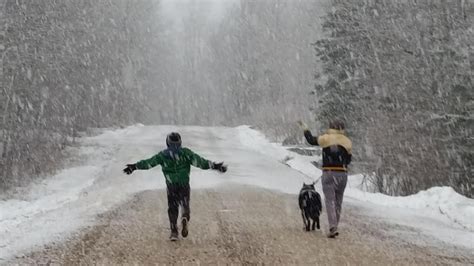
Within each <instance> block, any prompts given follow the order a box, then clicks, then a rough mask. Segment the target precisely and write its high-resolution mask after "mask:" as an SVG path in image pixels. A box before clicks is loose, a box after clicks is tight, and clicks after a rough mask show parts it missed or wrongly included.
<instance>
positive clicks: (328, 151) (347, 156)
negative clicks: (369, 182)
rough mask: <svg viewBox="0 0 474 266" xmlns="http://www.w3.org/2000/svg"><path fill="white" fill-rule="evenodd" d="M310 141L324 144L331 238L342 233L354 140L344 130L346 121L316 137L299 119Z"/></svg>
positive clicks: (332, 125)
mask: <svg viewBox="0 0 474 266" xmlns="http://www.w3.org/2000/svg"><path fill="white" fill-rule="evenodd" d="M298 123H299V125H300V127H301V128H302V129H303V130H304V136H305V138H306V140H307V141H308V143H309V144H311V145H316V146H320V147H321V148H322V152H323V153H322V154H323V176H322V181H321V182H322V186H323V192H324V197H325V203H326V212H327V214H328V222H329V233H328V237H329V238H335V237H336V236H338V235H339V232H338V229H337V227H338V225H339V220H340V217H341V210H342V199H343V196H344V190H345V188H346V184H347V166H348V165H349V164H350V163H351V160H352V142H351V140H350V139H349V138H348V137H347V136H346V135H345V133H344V123H343V122H342V121H339V120H334V121H332V122H330V123H329V129H328V131H327V132H326V133H325V134H322V135H320V136H319V137H315V136H313V135H312V134H311V131H310V130H309V128H308V126H307V125H306V124H305V123H303V122H302V121H299V122H298Z"/></svg>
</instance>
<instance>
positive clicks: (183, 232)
mask: <svg viewBox="0 0 474 266" xmlns="http://www.w3.org/2000/svg"><path fill="white" fill-rule="evenodd" d="M181 225H182V227H183V228H182V229H181V235H182V236H183V237H187V236H188V233H189V232H188V219H187V218H183V219H182V220H181Z"/></svg>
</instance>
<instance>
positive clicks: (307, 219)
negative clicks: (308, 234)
mask: <svg viewBox="0 0 474 266" xmlns="http://www.w3.org/2000/svg"><path fill="white" fill-rule="evenodd" d="M298 202H299V205H300V209H301V215H302V216H303V223H304V226H305V229H306V231H309V230H310V225H311V220H313V224H312V226H311V230H315V226H316V227H317V228H318V229H320V227H319V215H320V214H321V211H322V209H323V208H322V205H321V196H320V195H319V193H318V192H316V189H314V183H313V184H310V185H307V184H305V183H303V188H301V191H300V195H299V197H298Z"/></svg>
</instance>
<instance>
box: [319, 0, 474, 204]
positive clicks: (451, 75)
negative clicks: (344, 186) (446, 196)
mask: <svg viewBox="0 0 474 266" xmlns="http://www.w3.org/2000/svg"><path fill="white" fill-rule="evenodd" d="M332 3H333V9H332V12H330V13H329V14H328V16H327V17H326V20H325V23H324V28H325V29H326V30H327V32H328V36H327V38H325V39H323V40H320V41H319V42H317V44H316V49H317V52H318V55H319V56H320V58H321V59H322V60H323V62H324V76H323V78H321V79H320V82H319V84H318V85H317V86H316V89H315V92H316V95H317V98H318V100H319V101H318V103H317V109H316V110H317V111H316V116H317V117H319V118H321V119H325V118H327V117H332V116H339V117H342V118H343V119H345V120H346V121H347V123H348V124H349V126H348V127H349V132H350V134H351V136H352V137H353V138H354V140H355V145H354V146H355V154H356V155H355V158H357V161H358V162H359V164H358V167H359V169H360V170H362V171H364V172H369V173H371V172H373V173H375V176H374V180H373V182H374V183H375V185H376V186H377V188H378V189H379V190H380V191H381V192H384V193H388V194H393V195H407V194H411V193H415V192H417V191H419V190H421V189H426V188H429V187H431V186H438V185H449V186H452V187H454V188H455V189H456V190H457V191H459V192H460V193H462V194H464V195H467V196H470V197H473V196H474V189H473V185H472V184H473V177H474V171H473V170H474V154H473V153H474V139H473V138H472V136H473V133H474V132H473V129H474V121H473V120H474V86H473V85H474V81H473V78H474V75H473V64H474V61H473V60H474V50H473V44H474V4H473V2H472V1H443V0H429V1H428V0H427V1H415V0H396V1H383V0H381V1H376V0H372V1H370V0H365V1H362V2H361V1H333V2H332Z"/></svg>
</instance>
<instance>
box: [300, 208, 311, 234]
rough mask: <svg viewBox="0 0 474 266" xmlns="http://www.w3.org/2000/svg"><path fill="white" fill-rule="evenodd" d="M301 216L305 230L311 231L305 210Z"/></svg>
mask: <svg viewBox="0 0 474 266" xmlns="http://www.w3.org/2000/svg"><path fill="white" fill-rule="evenodd" d="M301 216H302V217H303V223H304V230H306V231H309V226H310V223H309V219H308V217H306V214H305V213H304V210H302V211H301Z"/></svg>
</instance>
